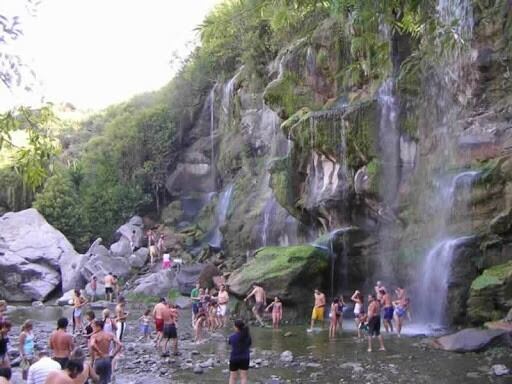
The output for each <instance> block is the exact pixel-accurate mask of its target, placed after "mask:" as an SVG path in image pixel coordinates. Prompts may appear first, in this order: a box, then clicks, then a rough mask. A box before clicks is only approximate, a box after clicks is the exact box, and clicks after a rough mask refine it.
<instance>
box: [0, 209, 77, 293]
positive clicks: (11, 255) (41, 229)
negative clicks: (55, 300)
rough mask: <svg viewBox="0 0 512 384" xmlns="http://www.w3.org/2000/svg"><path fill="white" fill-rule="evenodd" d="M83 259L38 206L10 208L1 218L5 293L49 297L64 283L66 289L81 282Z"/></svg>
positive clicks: (1, 288)
mask: <svg viewBox="0 0 512 384" xmlns="http://www.w3.org/2000/svg"><path fill="white" fill-rule="evenodd" d="M83 261H84V259H83V256H82V255H79V254H78V253H77V252H76V251H75V250H74V249H73V246H72V245H71V243H70V242H69V241H68V240H67V239H66V237H65V236H64V235H63V234H62V233H61V232H59V231H58V230H56V229H55V228H53V227H52V226H51V225H50V224H48V222H47V221H46V220H45V219H44V217H43V216H42V215H41V214H40V213H39V212H37V210H35V209H33V208H31V209H27V210H24V211H20V212H10V213H6V214H5V215H4V216H2V217H1V218H0V296H1V297H3V298H7V299H8V300H9V301H31V300H45V299H46V298H47V297H48V296H49V295H50V293H52V292H53V291H54V290H55V289H56V288H58V287H59V286H60V285H62V289H63V291H68V290H70V289H73V288H75V287H77V286H80V285H81V284H82V283H83V280H82V277H81V274H80V269H81V267H82V265H83ZM61 276H62V277H61Z"/></svg>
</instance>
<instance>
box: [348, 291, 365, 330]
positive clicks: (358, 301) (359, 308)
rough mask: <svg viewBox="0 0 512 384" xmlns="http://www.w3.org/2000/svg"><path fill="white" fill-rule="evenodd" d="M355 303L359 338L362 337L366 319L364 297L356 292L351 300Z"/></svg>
mask: <svg viewBox="0 0 512 384" xmlns="http://www.w3.org/2000/svg"><path fill="white" fill-rule="evenodd" d="M350 300H352V301H353V302H354V316H355V322H356V327H357V337H358V338H359V337H361V327H362V325H363V321H362V318H363V317H364V297H363V295H362V294H361V292H359V291H358V290H356V291H355V292H354V294H353V295H352V297H351V298H350Z"/></svg>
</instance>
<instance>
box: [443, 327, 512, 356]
mask: <svg viewBox="0 0 512 384" xmlns="http://www.w3.org/2000/svg"><path fill="white" fill-rule="evenodd" d="M506 333H507V331H504V330H500V329H477V328H468V329H463V330H462V331H459V332H457V333H454V334H451V335H447V336H442V337H439V338H437V339H436V340H435V345H436V346H437V347H438V348H440V349H444V350H445V351H451V352H477V351H481V350H483V349H485V348H486V347H487V346H489V345H490V344H491V343H492V342H493V341H495V340H496V339H498V338H500V337H502V336H503V335H505V334H506Z"/></svg>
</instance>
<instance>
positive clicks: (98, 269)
mask: <svg viewBox="0 0 512 384" xmlns="http://www.w3.org/2000/svg"><path fill="white" fill-rule="evenodd" d="M130 269H131V267H130V263H129V262H128V259H127V258H125V257H116V256H112V255H110V254H108V253H107V254H105V253H103V252H101V253H98V254H93V255H90V256H89V257H88V259H87V260H86V262H85V263H84V266H83V268H82V276H83V277H84V278H85V279H86V280H87V281H90V280H91V277H92V276H93V275H95V276H96V277H97V278H98V282H102V281H103V278H104V277H105V276H106V275H107V274H108V273H109V272H112V274H113V275H117V276H118V277H121V278H126V277H128V276H129V274H130Z"/></svg>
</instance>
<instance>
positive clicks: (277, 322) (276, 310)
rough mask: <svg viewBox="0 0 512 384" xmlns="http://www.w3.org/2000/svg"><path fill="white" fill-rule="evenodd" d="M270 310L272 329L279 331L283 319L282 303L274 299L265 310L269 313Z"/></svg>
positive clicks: (276, 298) (278, 299)
mask: <svg viewBox="0 0 512 384" xmlns="http://www.w3.org/2000/svg"><path fill="white" fill-rule="evenodd" d="M270 308H272V328H274V329H279V327H280V326H281V320H282V319H283V303H282V302H281V299H280V298H279V297H277V296H276V297H274V301H273V302H272V303H270V305H269V306H268V307H267V308H266V309H265V311H267V312H268V311H269V310H270Z"/></svg>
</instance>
